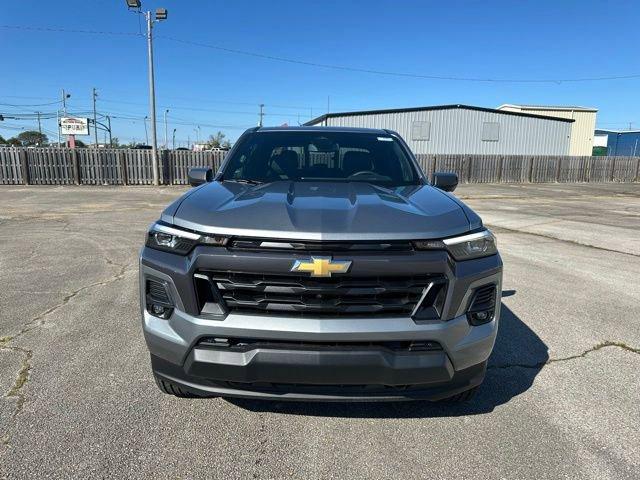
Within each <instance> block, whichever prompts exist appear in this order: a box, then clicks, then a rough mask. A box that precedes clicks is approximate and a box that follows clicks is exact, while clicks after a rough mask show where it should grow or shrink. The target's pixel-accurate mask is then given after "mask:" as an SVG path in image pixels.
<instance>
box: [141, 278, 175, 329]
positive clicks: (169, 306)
mask: <svg viewBox="0 0 640 480" xmlns="http://www.w3.org/2000/svg"><path fill="white" fill-rule="evenodd" d="M167 286H168V285H167V282H165V281H163V280H160V279H156V278H147V281H146V300H147V312H149V314H151V315H153V316H154V317H158V318H163V319H165V320H166V319H167V318H169V317H170V316H171V314H172V313H173V307H174V305H173V301H172V300H171V297H170V296H169V292H168V290H167Z"/></svg>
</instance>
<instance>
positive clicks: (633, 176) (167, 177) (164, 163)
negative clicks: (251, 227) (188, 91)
mask: <svg viewBox="0 0 640 480" xmlns="http://www.w3.org/2000/svg"><path fill="white" fill-rule="evenodd" d="M224 154H225V152H191V151H185V150H175V151H171V150H164V151H161V152H158V160H159V165H158V169H159V178H160V182H161V183H162V184H164V185H186V184H187V183H188V180H187V173H188V171H189V168H191V167H205V166H210V167H212V168H213V169H214V171H216V170H217V169H218V168H219V167H220V164H221V162H222V160H223V158H224ZM151 158H152V152H151V150H137V149H116V148H98V149H95V148H76V149H70V148H57V147H43V148H21V147H0V184H7V185H21V184H22V185H73V184H75V185H151V184H152V183H153V169H152V162H151ZM417 158H418V162H419V163H420V166H421V167H422V169H423V170H424V172H425V173H426V174H427V175H428V176H430V175H431V174H433V173H434V172H455V173H457V174H458V177H459V179H460V182H461V183H545V182H638V181H640V178H639V174H640V172H639V168H640V157H567V156H534V155H446V154H438V155H417Z"/></svg>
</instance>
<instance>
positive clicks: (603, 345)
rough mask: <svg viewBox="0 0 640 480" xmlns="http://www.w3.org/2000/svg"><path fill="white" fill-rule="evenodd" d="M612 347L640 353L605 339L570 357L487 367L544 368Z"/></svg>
mask: <svg viewBox="0 0 640 480" xmlns="http://www.w3.org/2000/svg"><path fill="white" fill-rule="evenodd" d="M610 347H614V348H621V349H622V350H626V351H628V352H631V353H635V354H637V355H640V348H635V347H631V346H629V345H627V344H626V343H623V342H612V341H609V340H607V341H605V342H602V343H599V344H597V345H595V346H593V347H591V348H589V349H587V350H585V351H584V352H582V353H579V354H577V355H571V356H568V357H560V358H549V359H548V360H545V361H544V362H538V363H513V364H507V365H489V367H487V370H504V369H507V368H533V369H538V370H540V369H542V368H543V367H544V366H546V365H550V364H552V363H558V362H569V361H572V360H578V359H580V358H585V357H586V356H587V355H589V354H590V353H593V352H597V351H598V350H602V349H603V348H610Z"/></svg>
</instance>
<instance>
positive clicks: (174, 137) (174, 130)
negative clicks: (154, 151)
mask: <svg viewBox="0 0 640 480" xmlns="http://www.w3.org/2000/svg"><path fill="white" fill-rule="evenodd" d="M171 143H172V144H173V149H174V150H175V149H176V129H175V128H174V129H173V139H172V142H171Z"/></svg>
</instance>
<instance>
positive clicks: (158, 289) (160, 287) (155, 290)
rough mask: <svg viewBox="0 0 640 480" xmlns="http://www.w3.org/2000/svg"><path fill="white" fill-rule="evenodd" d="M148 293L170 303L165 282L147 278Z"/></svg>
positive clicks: (159, 300) (158, 299) (154, 297)
mask: <svg viewBox="0 0 640 480" xmlns="http://www.w3.org/2000/svg"><path fill="white" fill-rule="evenodd" d="M147 293H148V294H149V295H150V296H151V297H152V298H153V299H154V300H157V301H158V302H162V303H169V295H168V294H167V290H166V288H165V286H164V284H163V283H161V282H158V281H156V280H150V279H148V280H147Z"/></svg>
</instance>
